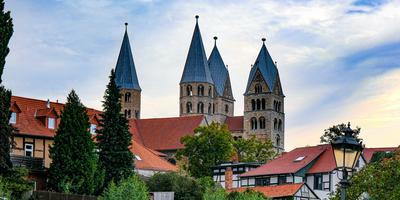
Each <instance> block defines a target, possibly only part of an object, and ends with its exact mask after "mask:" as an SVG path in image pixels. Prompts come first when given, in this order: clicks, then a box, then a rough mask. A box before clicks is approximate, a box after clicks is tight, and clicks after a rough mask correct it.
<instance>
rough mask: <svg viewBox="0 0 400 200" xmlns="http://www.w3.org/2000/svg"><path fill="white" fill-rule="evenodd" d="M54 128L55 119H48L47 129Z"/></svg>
mask: <svg viewBox="0 0 400 200" xmlns="http://www.w3.org/2000/svg"><path fill="white" fill-rule="evenodd" d="M55 127H56V119H55V118H51V117H49V118H48V119H47V128H49V129H54V128H55Z"/></svg>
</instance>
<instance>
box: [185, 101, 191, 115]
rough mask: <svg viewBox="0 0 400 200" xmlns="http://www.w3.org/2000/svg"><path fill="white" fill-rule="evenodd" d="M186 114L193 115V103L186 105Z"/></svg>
mask: <svg viewBox="0 0 400 200" xmlns="http://www.w3.org/2000/svg"><path fill="white" fill-rule="evenodd" d="M186 113H192V103H190V102H187V103H186Z"/></svg>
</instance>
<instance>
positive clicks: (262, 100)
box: [261, 99, 265, 110]
mask: <svg viewBox="0 0 400 200" xmlns="http://www.w3.org/2000/svg"><path fill="white" fill-rule="evenodd" d="M261 109H262V110H265V99H261Z"/></svg>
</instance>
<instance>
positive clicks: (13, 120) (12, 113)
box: [9, 112, 17, 124]
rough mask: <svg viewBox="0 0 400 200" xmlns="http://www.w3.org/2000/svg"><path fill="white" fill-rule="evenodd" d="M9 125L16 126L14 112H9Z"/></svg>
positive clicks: (15, 114)
mask: <svg viewBox="0 0 400 200" xmlns="http://www.w3.org/2000/svg"><path fill="white" fill-rule="evenodd" d="M9 123H10V124H16V123H17V113H16V112H11V116H10V120H9Z"/></svg>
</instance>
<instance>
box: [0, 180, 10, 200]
mask: <svg viewBox="0 0 400 200" xmlns="http://www.w3.org/2000/svg"><path fill="white" fill-rule="evenodd" d="M2 198H6V199H11V192H10V191H9V190H8V188H7V185H6V182H5V181H4V180H3V178H2V177H0V199H2Z"/></svg>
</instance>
